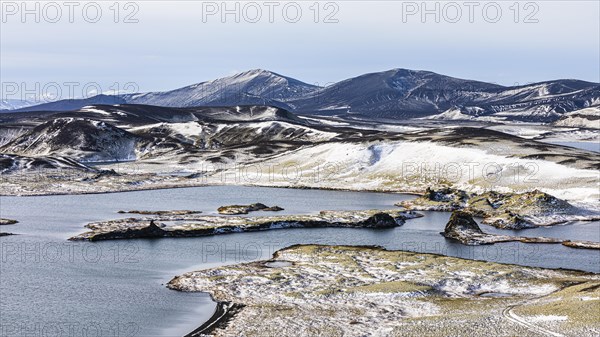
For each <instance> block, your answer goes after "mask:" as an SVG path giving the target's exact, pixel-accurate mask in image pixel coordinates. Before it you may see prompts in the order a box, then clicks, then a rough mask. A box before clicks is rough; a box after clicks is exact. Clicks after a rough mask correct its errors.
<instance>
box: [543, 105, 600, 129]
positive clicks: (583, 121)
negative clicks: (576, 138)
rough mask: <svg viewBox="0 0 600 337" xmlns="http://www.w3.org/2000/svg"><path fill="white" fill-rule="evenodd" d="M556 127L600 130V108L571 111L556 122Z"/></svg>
mask: <svg viewBox="0 0 600 337" xmlns="http://www.w3.org/2000/svg"><path fill="white" fill-rule="evenodd" d="M554 125H556V126H567V127H576V128H588V129H600V106H595V107H590V108H586V109H581V110H576V111H571V112H569V113H566V114H565V115H564V116H562V117H561V118H560V119H559V120H557V121H556V122H554Z"/></svg>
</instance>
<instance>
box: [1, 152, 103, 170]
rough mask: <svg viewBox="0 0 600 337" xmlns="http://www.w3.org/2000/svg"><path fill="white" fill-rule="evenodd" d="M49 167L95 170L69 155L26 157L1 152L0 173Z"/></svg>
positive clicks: (46, 168)
mask: <svg viewBox="0 0 600 337" xmlns="http://www.w3.org/2000/svg"><path fill="white" fill-rule="evenodd" d="M48 169H57V170H66V169H73V170H83V171H95V169H93V168H91V167H88V166H86V165H83V164H81V163H79V162H77V161H75V160H73V159H71V158H67V157H54V156H36V157H26V156H18V155H10V154H2V153H0V174H6V173H12V172H19V173H21V172H35V171H40V170H48Z"/></svg>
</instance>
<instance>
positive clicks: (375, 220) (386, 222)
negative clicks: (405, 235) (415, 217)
mask: <svg viewBox="0 0 600 337" xmlns="http://www.w3.org/2000/svg"><path fill="white" fill-rule="evenodd" d="M402 223H404V221H402ZM357 225H358V227H362V228H392V227H397V226H398V225H399V223H398V222H397V221H396V219H394V218H393V217H392V216H391V215H389V214H387V213H377V214H373V215H372V216H370V217H369V218H368V219H366V220H363V221H360V222H359V223H358V224H357Z"/></svg>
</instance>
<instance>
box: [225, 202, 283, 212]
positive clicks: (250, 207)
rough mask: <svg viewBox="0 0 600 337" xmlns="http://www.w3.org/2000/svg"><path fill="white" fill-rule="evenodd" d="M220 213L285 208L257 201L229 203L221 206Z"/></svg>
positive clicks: (274, 210) (273, 210)
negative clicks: (243, 203)
mask: <svg viewBox="0 0 600 337" xmlns="http://www.w3.org/2000/svg"><path fill="white" fill-rule="evenodd" d="M217 211H218V212H219V214H224V215H238V214H248V213H250V212H255V211H272V212H278V211H283V208H281V207H279V206H272V207H269V206H267V205H265V204H261V203H259V202H258V203H255V204H250V205H229V206H221V207H219V208H218V209H217Z"/></svg>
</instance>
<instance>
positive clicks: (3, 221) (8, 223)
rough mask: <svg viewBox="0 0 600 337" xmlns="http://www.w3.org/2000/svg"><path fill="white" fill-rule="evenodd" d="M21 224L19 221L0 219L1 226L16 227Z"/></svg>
mask: <svg viewBox="0 0 600 337" xmlns="http://www.w3.org/2000/svg"><path fill="white" fill-rule="evenodd" d="M16 223H19V222H18V221H17V220H12V219H4V218H0V225H14V224H16Z"/></svg>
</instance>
